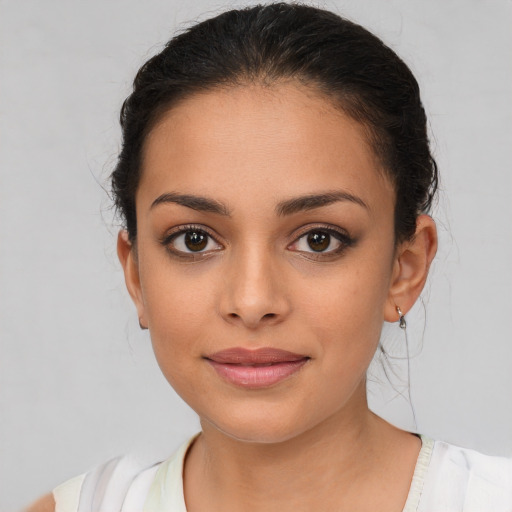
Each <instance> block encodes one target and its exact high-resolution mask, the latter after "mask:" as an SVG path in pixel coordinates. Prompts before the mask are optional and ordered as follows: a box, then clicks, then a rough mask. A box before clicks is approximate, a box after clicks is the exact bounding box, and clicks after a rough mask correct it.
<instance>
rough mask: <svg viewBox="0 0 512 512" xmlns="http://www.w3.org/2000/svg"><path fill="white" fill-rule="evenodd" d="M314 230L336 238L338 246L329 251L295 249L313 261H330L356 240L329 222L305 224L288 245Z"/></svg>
mask: <svg viewBox="0 0 512 512" xmlns="http://www.w3.org/2000/svg"><path fill="white" fill-rule="evenodd" d="M315 232H317V233H325V234H327V235H329V236H330V237H331V238H334V239H335V240H337V241H338V242H339V244H340V246H339V247H337V248H336V249H331V250H329V251H318V252H316V251H314V250H311V251H297V252H299V253H300V254H301V256H303V257H304V258H307V259H310V260H313V261H322V260H323V261H329V260H331V261H332V260H334V259H336V258H337V257H339V256H341V255H342V254H343V253H344V252H345V251H346V250H347V249H348V248H350V247H352V246H353V245H354V244H355V243H356V240H355V239H354V238H352V237H351V236H350V235H349V234H348V233H347V232H346V231H345V230H343V229H340V228H335V227H333V226H331V225H329V224H318V225H315V226H307V227H306V228H304V230H303V231H302V232H301V233H300V234H299V235H298V236H297V237H296V238H295V241H294V242H292V243H291V244H290V245H289V246H288V247H291V246H292V245H296V244H298V243H299V241H300V240H301V239H303V238H304V237H307V236H308V235H309V234H312V233H315ZM331 243H332V240H331V241H330V242H329V245H330V244H331Z"/></svg>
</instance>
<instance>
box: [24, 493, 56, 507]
mask: <svg viewBox="0 0 512 512" xmlns="http://www.w3.org/2000/svg"><path fill="white" fill-rule="evenodd" d="M24 512H55V499H54V497H53V494H51V493H50V494H47V495H46V496H43V497H42V498H39V499H38V500H37V501H36V502H35V503H32V505H30V507H28V508H26V509H25V510H24Z"/></svg>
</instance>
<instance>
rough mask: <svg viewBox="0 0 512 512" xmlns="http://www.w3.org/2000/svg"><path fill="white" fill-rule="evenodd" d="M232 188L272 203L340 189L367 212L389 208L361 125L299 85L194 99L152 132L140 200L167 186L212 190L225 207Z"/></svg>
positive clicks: (387, 190)
mask: <svg viewBox="0 0 512 512" xmlns="http://www.w3.org/2000/svg"><path fill="white" fill-rule="evenodd" d="M235 185H236V188H237V192H238V193H239V192H240V190H247V191H249V192H250V193H251V194H252V195H254V194H255V193H256V192H257V191H259V192H262V193H265V194H266V196H268V197H272V196H275V197H276V199H277V198H278V197H279V198H282V197H286V196H293V195H298V194H304V193H307V192H314V191H315V190H321V189H323V190H326V189H334V188H340V187H341V188H343V189H345V190H347V191H348V192H351V193H357V194H358V195H361V196H362V197H363V199H364V200H365V201H366V202H367V204H370V207H371V205H372V203H375V202H376V201H377V202H378V201H381V202H382V201H384V202H386V201H387V202H388V203H390V204H391V205H393V204H394V193H393V187H392V186H391V184H390V182H389V180H388V179H387V177H386V174H385V173H384V172H383V171H382V169H381V168H380V165H379V161H378V158H377V157H376V155H375V153H374V151H373V150H372V148H371V147H370V145H369V143H368V138H367V133H366V130H365V128H364V126H362V125H361V124H360V123H358V122H357V121H355V120H353V119H352V118H350V117H349V116H348V115H346V114H345V113H344V112H343V111H342V110H341V109H339V108H336V107H335V106H334V105H333V104H332V102H331V101H329V100H328V99H326V98H325V97H323V96H321V95H320V94H319V93H317V92H315V91H314V90H312V89H310V88H307V87H304V86H301V85H300V84H297V83H285V84H280V85H273V86H271V87H265V86H262V85H256V84H254V85H247V86H238V87H231V88H224V89H216V90H213V91H209V92H204V93H199V94H196V95H194V96H191V97H189V98H187V99H185V100H183V101H181V102H180V103H178V104H177V105H176V106H175V107H173V108H172V109H170V110H169V111H168V112H167V113H166V114H164V115H163V116H162V118H161V119H160V120H159V122H158V123H157V124H156V125H155V127H154V128H153V129H152V131H151V132H150V133H149V135H148V138H147V140H146V143H145V148H144V154H143V169H142V178H141V182H140V185H139V191H138V195H149V196H155V197H156V196H158V195H159V194H161V193H162V188H166V187H167V188H170V189H171V190H179V191H180V192H186V193H189V192H190V193H204V194H206V195H211V194H212V191H214V192H217V193H219V194H220V195H223V196H226V197H225V198H226V200H227V201H228V202H229V200H230V198H229V197H227V196H229V191H230V190H233V188H234V186H235ZM139 192H140V193H141V194H139ZM220 199H223V198H220Z"/></svg>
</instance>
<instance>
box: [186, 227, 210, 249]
mask: <svg viewBox="0 0 512 512" xmlns="http://www.w3.org/2000/svg"><path fill="white" fill-rule="evenodd" d="M207 243H208V238H207V235H206V234H205V233H201V232H198V231H187V233H186V234H185V245H186V246H187V249H190V250H191V251H202V250H203V249H204V248H205V247H206V244H207Z"/></svg>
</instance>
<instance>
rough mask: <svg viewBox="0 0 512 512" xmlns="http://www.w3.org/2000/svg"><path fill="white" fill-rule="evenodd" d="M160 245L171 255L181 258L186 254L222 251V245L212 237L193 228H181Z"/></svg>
mask: <svg viewBox="0 0 512 512" xmlns="http://www.w3.org/2000/svg"><path fill="white" fill-rule="evenodd" d="M162 245H164V246H166V247H167V248H168V250H169V251H171V252H172V253H174V254H176V255H178V256H183V257H185V256H186V255H187V254H188V255H192V254H207V253H211V252H213V251H219V250H221V249H222V245H221V244H219V243H218V242H217V241H216V240H215V238H213V236H212V235H210V234H209V233H208V232H206V231H204V230H202V229H199V228H195V227H183V229H180V230H179V231H178V232H176V233H172V234H171V235H169V236H168V237H167V238H164V239H163V240H162Z"/></svg>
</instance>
